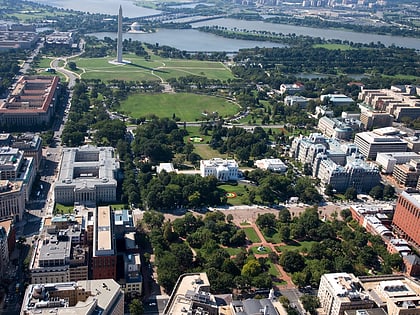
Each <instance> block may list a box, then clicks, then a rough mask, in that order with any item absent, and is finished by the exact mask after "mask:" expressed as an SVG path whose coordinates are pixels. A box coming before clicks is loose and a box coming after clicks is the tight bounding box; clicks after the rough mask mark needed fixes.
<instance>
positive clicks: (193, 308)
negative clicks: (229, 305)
mask: <svg viewBox="0 0 420 315" xmlns="http://www.w3.org/2000/svg"><path fill="white" fill-rule="evenodd" d="M199 312H201V314H207V315H218V314H219V312H218V307H217V304H216V299H215V297H214V296H213V295H212V294H211V293H210V282H209V280H208V278H207V274H206V273H204V272H201V273H187V274H183V275H181V276H180V277H179V278H178V281H177V282H176V284H175V287H174V289H173V291H172V294H171V296H170V298H169V301H168V303H167V304H166V307H165V309H164V311H163V315H175V314H183V313H186V314H200V313H199Z"/></svg>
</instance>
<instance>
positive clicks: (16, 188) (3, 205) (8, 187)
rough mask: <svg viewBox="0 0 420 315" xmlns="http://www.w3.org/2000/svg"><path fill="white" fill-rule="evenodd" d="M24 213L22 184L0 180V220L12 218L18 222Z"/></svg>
mask: <svg viewBox="0 0 420 315" xmlns="http://www.w3.org/2000/svg"><path fill="white" fill-rule="evenodd" d="M24 212H25V190H24V188H23V182H21V181H15V182H12V181H10V180H0V220H3V219H10V218H13V219H14V220H16V221H20V220H22V218H23V213H24Z"/></svg>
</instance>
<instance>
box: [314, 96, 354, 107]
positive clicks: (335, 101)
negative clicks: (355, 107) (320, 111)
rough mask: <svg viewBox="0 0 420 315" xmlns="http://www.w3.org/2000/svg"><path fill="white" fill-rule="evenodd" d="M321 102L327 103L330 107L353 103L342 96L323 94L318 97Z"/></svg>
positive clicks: (350, 99) (349, 98) (348, 98)
mask: <svg viewBox="0 0 420 315" xmlns="http://www.w3.org/2000/svg"><path fill="white" fill-rule="evenodd" d="M320 100H321V102H328V103H329V104H332V105H350V104H353V103H354V100H353V99H352V98H351V97H348V96H347V95H344V94H324V95H321V97H320Z"/></svg>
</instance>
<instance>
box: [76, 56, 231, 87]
mask: <svg viewBox="0 0 420 315" xmlns="http://www.w3.org/2000/svg"><path fill="white" fill-rule="evenodd" d="M123 58H124V60H128V61H130V63H127V64H124V65H116V64H112V63H110V62H109V61H112V60H113V59H115V57H114V56H108V57H104V58H82V57H78V58H75V59H72V60H71V61H74V62H75V63H76V65H77V67H78V68H80V69H82V70H84V73H83V75H82V78H84V79H101V80H103V81H108V80H112V79H115V78H118V79H119V80H127V81H130V80H135V81H142V80H157V81H165V80H167V79H169V78H178V77H181V76H187V75H198V76H202V77H207V78H209V79H218V80H222V81H226V80H228V79H233V78H234V77H233V75H232V73H231V71H230V69H229V68H227V67H225V65H224V64H223V63H221V62H212V61H199V60H182V59H170V58H162V57H159V56H155V55H151V59H150V60H145V59H144V58H143V57H139V56H136V55H135V54H126V55H124V56H123Z"/></svg>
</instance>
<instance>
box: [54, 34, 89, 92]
mask: <svg viewBox="0 0 420 315" xmlns="http://www.w3.org/2000/svg"><path fill="white" fill-rule="evenodd" d="M79 47H80V53H77V54H75V55H73V56H69V57H58V58H55V59H54V60H53V61H51V63H50V67H51V68H53V69H55V71H57V72H60V73H62V74H63V75H64V76H65V77H66V79H67V80H66V81H67V82H68V84H69V89H72V88H73V87H74V85H75V84H76V80H77V79H80V75H79V74H77V73H76V72H73V71H70V70H67V69H66V68H65V67H66V65H67V61H68V60H69V59H72V58H75V57H78V56H80V55H81V54H83V53H84V52H85V50H84V47H85V42H84V40H83V39H81V40H80V43H79ZM63 61H64V65H63V66H62V67H60V66H59V63H60V62H63Z"/></svg>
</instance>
